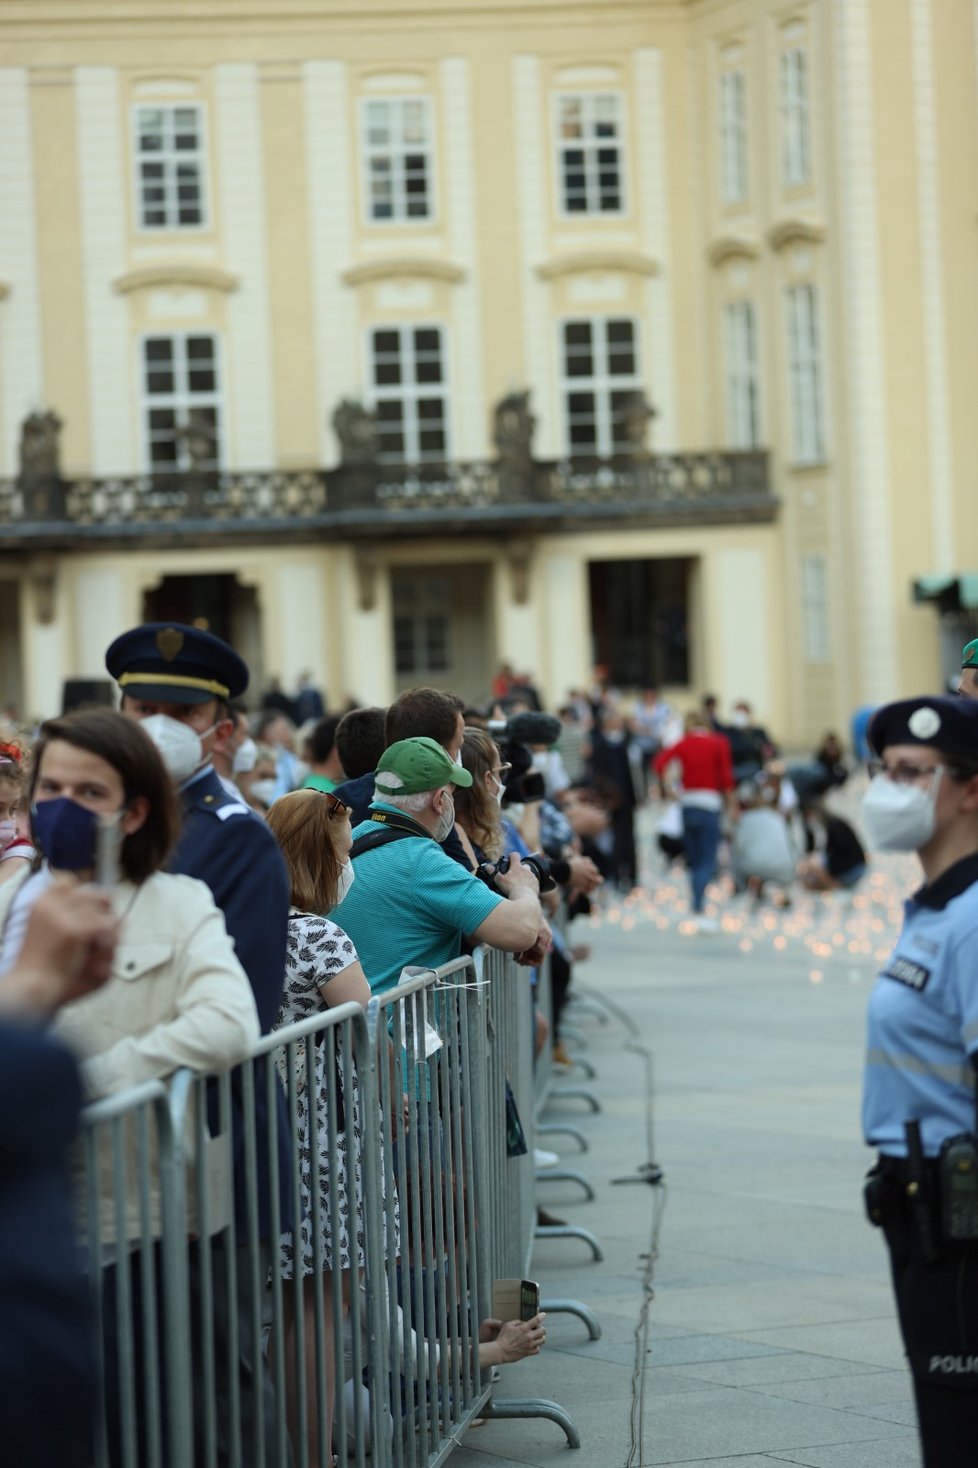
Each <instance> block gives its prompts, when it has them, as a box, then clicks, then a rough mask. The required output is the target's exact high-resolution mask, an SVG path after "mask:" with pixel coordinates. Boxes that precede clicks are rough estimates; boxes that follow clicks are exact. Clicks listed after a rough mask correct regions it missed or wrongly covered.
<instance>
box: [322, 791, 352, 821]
mask: <svg viewBox="0 0 978 1468" xmlns="http://www.w3.org/2000/svg"><path fill="white" fill-rule="evenodd" d="M320 794H321V795H322V796H323V799H324V800H325V801H326V819H327V820H328V821H336V820H339V818H340V817H341V816H343V815H349V814H350V807H349V806H348V805H345V804H344V803H343V801H342V800H340V798H339V796H338V795H334V794H333V793H332V791H330V790H322V791H320Z"/></svg>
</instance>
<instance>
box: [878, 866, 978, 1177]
mask: <svg viewBox="0 0 978 1468" xmlns="http://www.w3.org/2000/svg"><path fill="white" fill-rule="evenodd" d="M904 913H905V915H904V922H903V929H902V931H901V933H900V937H899V938H898V940H897V944H896V947H895V948H894V950H893V953H892V954H891V956H890V958H889V959H888V960H887V962H886V963H885V964H884V966H883V969H882V971H881V972H880V975H879V977H878V979H877V980H876V985H875V987H874V989H873V992H872V994H871V995H870V999H869V1014H868V1024H867V1053H866V1070H865V1075H864V1082H863V1132H864V1135H865V1137H866V1141H867V1142H868V1144H869V1145H870V1146H871V1147H878V1148H879V1150H880V1151H881V1152H885V1153H886V1154H888V1155H889V1156H893V1157H905V1156H906V1155H907V1146H906V1140H905V1137H904V1131H903V1124H904V1122H906V1121H918V1122H919V1123H920V1131H921V1137H922V1140H923V1147H924V1152H925V1154H926V1155H927V1156H928V1157H935V1156H936V1155H937V1154H938V1153H939V1152H940V1149H941V1143H942V1141H943V1140H944V1138H945V1137H952V1136H955V1135H957V1133H959V1132H970V1131H974V1129H975V1072H974V1068H973V1066H972V1063H971V1059H970V1057H971V1056H972V1055H973V1054H974V1053H975V1052H976V1051H978V856H972V857H967V858H965V860H963V861H960V862H957V863H955V865H954V866H953V867H951V868H950V869H949V870H948V871H947V872H945V873H944V874H943V875H942V876H941V877H939V878H938V880H937V881H936V882H934V883H933V884H932V885H931V886H930V887H929V888H923V889H921V891H920V892H918V893H916V894H915V896H914V897H911V898H910V899H909V901H908V902H907V903H906V904H905V908H904Z"/></svg>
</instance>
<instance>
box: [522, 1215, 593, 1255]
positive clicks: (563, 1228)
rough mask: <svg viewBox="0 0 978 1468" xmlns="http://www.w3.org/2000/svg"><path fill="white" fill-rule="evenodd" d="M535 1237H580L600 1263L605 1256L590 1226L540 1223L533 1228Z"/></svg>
mask: <svg viewBox="0 0 978 1468" xmlns="http://www.w3.org/2000/svg"><path fill="white" fill-rule="evenodd" d="M533 1237H534V1238H535V1239H580V1240H581V1242H582V1243H584V1244H587V1246H588V1248H589V1249H590V1250H591V1257H592V1258H593V1259H594V1261H595V1263H597V1264H600V1263H601V1261H602V1259H603V1258H604V1253H603V1252H602V1249H601V1245H600V1244H599V1243H598V1241H597V1239H596V1238H595V1237H594V1234H593V1233H592V1232H591V1230H590V1229H588V1228H579V1227H578V1225H577V1224H573V1223H560V1224H557V1223H538V1224H537V1226H536V1228H535V1229H534V1230H533Z"/></svg>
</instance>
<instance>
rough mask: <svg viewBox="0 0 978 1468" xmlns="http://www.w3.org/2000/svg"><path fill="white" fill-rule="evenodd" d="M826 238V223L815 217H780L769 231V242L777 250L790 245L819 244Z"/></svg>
mask: <svg viewBox="0 0 978 1468" xmlns="http://www.w3.org/2000/svg"><path fill="white" fill-rule="evenodd" d="M824 238H825V225H824V224H819V223H818V222H817V221H816V220H813V219H797V218H791V219H780V220H778V222H777V223H776V224H772V225H771V228H770V229H769V230H768V232H767V242H768V244H769V245H770V247H771V249H772V250H775V251H778V250H784V249H786V248H787V247H788V245H818V244H821V242H822V240H824Z"/></svg>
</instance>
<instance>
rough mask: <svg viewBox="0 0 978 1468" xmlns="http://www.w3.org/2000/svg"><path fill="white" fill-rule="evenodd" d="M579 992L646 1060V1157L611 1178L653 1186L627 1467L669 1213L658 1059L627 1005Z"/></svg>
mask: <svg viewBox="0 0 978 1468" xmlns="http://www.w3.org/2000/svg"><path fill="white" fill-rule="evenodd" d="M578 992H580V993H582V994H585V993H586V994H587V997H588V998H589V999H590V1000H592V1002H594V1003H596V1004H600V1005H601V1007H602V1008H603V1009H605V1010H607V1012H608V1013H609V1014H610V1015H613V1016H614V1018H615V1019H616V1020H617V1021H618V1023H619V1024H620V1025H621V1026H622V1028H623V1029H624V1030H625V1031H626V1033H627V1034H628V1036H629V1040H628V1044H627V1045H626V1046H625V1049H626V1050H628V1051H630V1052H631V1053H632V1054H634V1055H638V1056H640V1057H641V1059H642V1068H643V1071H644V1080H645V1140H646V1148H647V1153H646V1155H647V1157H648V1161H647V1162H645V1163H643V1164H642V1166H641V1167H640V1168H638V1170H637V1171H636V1172H634V1173H631V1174H630V1175H629V1176H628V1177H616V1178H613V1179H612V1183H613V1185H616V1186H621V1185H627V1184H629V1183H646V1184H648V1186H649V1187H651V1188H652V1218H651V1221H650V1231H649V1247H648V1251H647V1252H646V1253H645V1254H642V1255H641V1256H640V1258H641V1261H642V1276H641V1288H642V1304H641V1308H640V1310H639V1315H638V1322H637V1324H636V1326H635V1359H634V1364H633V1366H632V1401H631V1415H630V1440H629V1447H628V1457H627V1458H626V1459H625V1468H643V1464H644V1462H645V1389H646V1384H647V1380H648V1359H649V1327H650V1321H649V1315H650V1312H651V1309H652V1301H653V1300H654V1299H655V1287H654V1278H655V1266H656V1261H657V1260H658V1257H659V1235H660V1234H661V1232H662V1220H663V1218H664V1217H665V1211H666V1201H667V1198H668V1190H667V1188H666V1185H665V1180H664V1176H663V1172H662V1168H661V1167H660V1166H659V1164H658V1163H657V1162H656V1160H655V1115H654V1107H655V1062H654V1059H653V1056H652V1051H651V1050H650V1049H649V1048H648V1046H646V1045H643V1044H642V1043H641V1037H640V1031H639V1028H638V1026H637V1025H636V1023H635V1021H634V1020H633V1018H632V1016H631V1015H630V1014H629V1013H628V1011H627V1009H624V1008H622V1006H621V1005H620V1004H616V1003H615V1001H614V1000H613V999H609V998H608V997H607V995H606V994H602V993H600V992H599V991H598V990H595V989H591V988H586V987H585V986H584V985H580V986H579V989H578Z"/></svg>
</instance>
